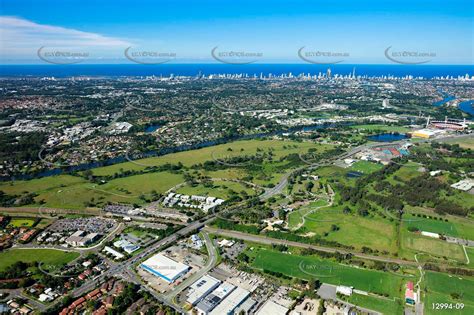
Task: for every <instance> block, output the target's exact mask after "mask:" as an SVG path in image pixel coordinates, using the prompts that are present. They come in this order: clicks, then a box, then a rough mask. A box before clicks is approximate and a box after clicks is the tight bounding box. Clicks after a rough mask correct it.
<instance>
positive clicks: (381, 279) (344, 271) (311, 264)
mask: <svg viewBox="0 0 474 315" xmlns="http://www.w3.org/2000/svg"><path fill="white" fill-rule="evenodd" d="M248 253H249V256H253V257H255V259H254V261H253V262H252V267H254V268H257V269H266V270H271V271H275V272H281V273H283V274H285V275H288V276H291V277H296V278H300V279H306V280H308V279H310V278H315V279H317V278H318V279H320V280H321V281H322V282H325V283H330V284H335V285H346V286H353V287H354V288H356V289H359V290H363V291H368V292H374V293H379V294H384V293H385V294H388V295H389V296H390V297H398V296H399V295H400V288H401V282H402V278H400V277H397V276H395V275H392V274H390V273H385V272H380V271H375V270H369V269H360V268H355V267H350V266H347V265H342V264H338V263H336V262H333V261H330V260H323V259H320V258H317V257H310V256H299V255H293V254H292V255H290V254H284V253H280V252H276V251H271V250H266V249H254V250H253V252H248Z"/></svg>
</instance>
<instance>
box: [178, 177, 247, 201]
mask: <svg viewBox="0 0 474 315" xmlns="http://www.w3.org/2000/svg"><path fill="white" fill-rule="evenodd" d="M213 183H214V185H213V186H212V187H205V186H203V185H197V186H195V187H192V186H189V185H186V186H183V187H180V188H178V189H177V190H176V192H177V193H179V194H185V195H199V196H211V197H217V198H222V199H227V198H229V196H230V195H231V191H234V192H236V193H240V192H241V191H245V192H246V193H247V194H248V195H255V194H256V191H255V190H254V189H252V188H248V187H245V186H244V185H243V184H240V183H235V182H228V181H214V182H213Z"/></svg>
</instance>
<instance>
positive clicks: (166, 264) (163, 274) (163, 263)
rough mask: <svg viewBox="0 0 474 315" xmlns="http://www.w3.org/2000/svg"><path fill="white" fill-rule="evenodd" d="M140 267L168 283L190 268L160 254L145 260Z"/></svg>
mask: <svg viewBox="0 0 474 315" xmlns="http://www.w3.org/2000/svg"><path fill="white" fill-rule="evenodd" d="M140 267H142V268H143V269H144V270H146V271H148V272H149V273H151V274H153V275H155V276H158V277H160V278H162V279H163V280H165V281H166V282H169V283H173V282H174V281H176V279H178V278H179V277H181V276H183V275H184V274H186V273H187V272H188V271H189V269H190V267H189V266H188V265H186V264H183V263H180V262H177V261H174V260H173V259H171V258H168V257H166V256H164V255H162V254H156V255H155V256H153V257H151V258H149V259H147V260H145V261H144V262H143V263H142V264H141V265H140Z"/></svg>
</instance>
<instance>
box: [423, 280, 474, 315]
mask: <svg viewBox="0 0 474 315" xmlns="http://www.w3.org/2000/svg"><path fill="white" fill-rule="evenodd" d="M424 279H425V280H424V288H425V290H426V293H425V298H426V300H425V314H474V278H472V277H471V278H470V277H465V276H456V275H448V274H443V273H438V272H430V271H428V272H426V274H425V278H424ZM433 303H450V304H452V305H453V306H454V308H451V309H444V310H442V309H434V308H433ZM460 303H462V304H464V307H463V308H462V309H460V305H459V304H460ZM456 304H458V307H459V309H456V308H455V305H456ZM435 306H436V305H435Z"/></svg>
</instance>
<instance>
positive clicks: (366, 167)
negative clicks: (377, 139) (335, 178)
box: [350, 161, 383, 174]
mask: <svg viewBox="0 0 474 315" xmlns="http://www.w3.org/2000/svg"><path fill="white" fill-rule="evenodd" d="M382 167H383V165H382V164H379V163H374V162H369V161H357V162H355V163H354V164H352V166H351V167H350V170H351V171H356V172H361V173H364V174H370V173H373V172H375V171H378V170H380V169H382Z"/></svg>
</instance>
